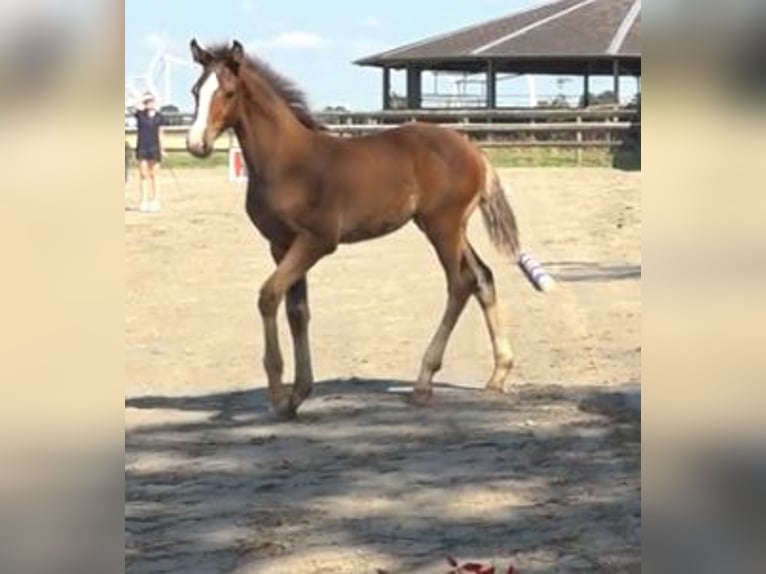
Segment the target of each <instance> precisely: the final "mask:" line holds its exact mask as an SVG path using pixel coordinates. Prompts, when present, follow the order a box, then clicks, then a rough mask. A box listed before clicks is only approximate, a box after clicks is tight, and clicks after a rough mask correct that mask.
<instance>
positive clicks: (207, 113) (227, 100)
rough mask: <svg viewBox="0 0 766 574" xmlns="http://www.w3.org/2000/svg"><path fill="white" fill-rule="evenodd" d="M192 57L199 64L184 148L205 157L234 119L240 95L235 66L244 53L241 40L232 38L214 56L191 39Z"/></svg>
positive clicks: (238, 65) (240, 60)
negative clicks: (191, 120)
mask: <svg viewBox="0 0 766 574" xmlns="http://www.w3.org/2000/svg"><path fill="white" fill-rule="evenodd" d="M191 52H192V57H193V58H194V61H195V62H197V63H198V64H199V65H200V66H202V74H201V75H200V77H199V78H198V79H197V81H196V83H195V84H194V87H193V88H192V95H193V96H194V102H195V112H194V123H193V124H192V127H191V129H190V130H189V133H188V135H187V136H186V148H187V149H188V150H189V153H191V154H192V155H194V156H197V157H207V156H209V155H210V154H211V153H212V151H213V143H214V142H215V140H216V139H217V138H218V136H219V135H221V133H222V132H223V131H224V130H225V129H227V128H230V127H231V126H232V125H233V124H234V123H235V121H236V114H237V109H238V107H239V106H238V103H239V98H240V81H239V77H238V74H239V67H240V65H241V64H242V61H243V59H244V57H245V53H244V49H243V48H242V44H240V43H239V42H237V41H236V40H234V42H232V45H231V47H229V48H228V50H226V53H225V54H224V55H223V57H221V55H220V54H218V53H216V55H215V56H213V54H211V53H210V52H208V51H206V50H204V49H203V48H201V47H200V46H199V44H197V40H192V41H191Z"/></svg>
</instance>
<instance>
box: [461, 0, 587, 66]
mask: <svg viewBox="0 0 766 574" xmlns="http://www.w3.org/2000/svg"><path fill="white" fill-rule="evenodd" d="M594 2H596V0H585V1H584V2H580V3H579V4H575V5H574V6H570V7H569V8H567V9H566V10H562V11H561V12H556V13H555V14H551V15H550V16H548V17H547V18H543V19H542V20H538V21H537V22H534V23H532V24H530V25H529V26H524V27H523V28H521V29H519V30H516V31H515V32H512V33H510V34H508V35H507V36H503V37H502V38H498V39H497V40H492V41H491V42H490V43H489V44H484V45H483V46H479V47H478V48H476V49H475V50H473V51H472V52H471V55H472V56H478V55H479V54H481V53H482V52H486V51H487V50H489V49H490V48H494V47H495V46H497V45H498V44H503V43H504V42H507V41H508V40H513V39H514V38H518V37H519V36H523V35H524V34H526V33H527V32H531V31H532V30H535V29H537V28H539V27H540V26H544V25H545V24H547V23H548V22H553V21H554V20H558V19H559V18H561V17H562V16H566V15H567V14H571V13H572V12H575V11H577V10H579V9H580V8H584V7H585V6H588V5H590V4H593V3H594Z"/></svg>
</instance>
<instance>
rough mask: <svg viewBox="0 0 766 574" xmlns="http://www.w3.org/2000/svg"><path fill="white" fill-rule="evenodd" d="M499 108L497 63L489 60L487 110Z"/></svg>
mask: <svg viewBox="0 0 766 574" xmlns="http://www.w3.org/2000/svg"><path fill="white" fill-rule="evenodd" d="M495 108H497V73H496V71H495V61H494V60H487V109H490V110H494V109H495Z"/></svg>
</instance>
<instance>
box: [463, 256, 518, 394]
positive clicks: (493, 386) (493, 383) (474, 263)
mask: <svg viewBox="0 0 766 574" xmlns="http://www.w3.org/2000/svg"><path fill="white" fill-rule="evenodd" d="M465 261H466V262H467V264H468V267H469V268H470V269H471V271H472V272H473V275H474V276H475V277H476V289H475V291H474V295H475V296H476V299H477V300H478V301H479V304H480V305H481V309H482V311H483V312H484V320H485V321H486V323H487V330H488V331H489V336H490V338H491V339H492V351H493V354H494V358H495V368H494V370H493V372H492V376H491V377H490V379H489V381H488V382H487V385H486V387H487V389H489V390H494V391H500V392H503V391H504V390H505V386H504V385H505V379H506V378H507V377H508V373H509V372H510V370H511V367H512V366H513V351H512V350H511V344H510V342H509V341H508V338H507V337H506V335H505V333H504V332H503V328H502V322H501V321H500V312H499V310H498V305H497V295H496V292H495V280H494V278H493V277H492V271H491V270H490V268H489V267H487V265H486V264H485V263H484V262H483V261H482V260H481V258H480V257H479V255H478V254H477V253H476V251H475V250H474V249H473V247H471V245H470V244H469V243H467V242H466V249H465Z"/></svg>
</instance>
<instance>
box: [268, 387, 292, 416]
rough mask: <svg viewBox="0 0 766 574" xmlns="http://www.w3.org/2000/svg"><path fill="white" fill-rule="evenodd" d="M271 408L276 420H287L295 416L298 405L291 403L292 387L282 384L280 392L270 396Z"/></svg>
mask: <svg viewBox="0 0 766 574" xmlns="http://www.w3.org/2000/svg"><path fill="white" fill-rule="evenodd" d="M270 402H271V410H272V412H273V413H274V415H275V416H276V418H277V420H281V421H289V420H292V419H294V418H295V417H296V415H297V411H298V405H296V404H294V403H293V400H292V389H291V388H290V386H288V385H283V387H282V388H281V389H280V392H278V393H275V394H274V395H272V396H271V400H270Z"/></svg>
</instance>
